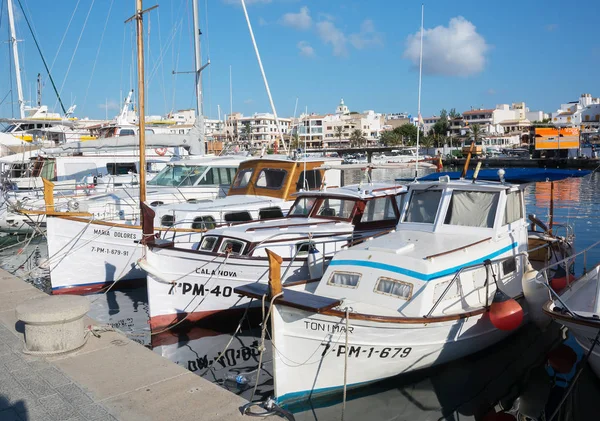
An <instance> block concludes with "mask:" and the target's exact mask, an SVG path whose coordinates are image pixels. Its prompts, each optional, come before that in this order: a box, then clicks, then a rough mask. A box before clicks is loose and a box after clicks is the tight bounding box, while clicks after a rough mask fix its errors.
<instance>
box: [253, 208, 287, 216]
mask: <svg viewBox="0 0 600 421" xmlns="http://www.w3.org/2000/svg"><path fill="white" fill-rule="evenodd" d="M273 218H283V212H281V208H280V207H278V206H273V207H270V208H263V209H261V210H259V211H258V219H273Z"/></svg>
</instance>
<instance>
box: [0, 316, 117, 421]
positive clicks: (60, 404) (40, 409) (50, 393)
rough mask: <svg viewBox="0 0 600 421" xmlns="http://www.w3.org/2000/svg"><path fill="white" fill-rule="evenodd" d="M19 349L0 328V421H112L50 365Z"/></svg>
mask: <svg viewBox="0 0 600 421" xmlns="http://www.w3.org/2000/svg"><path fill="white" fill-rule="evenodd" d="M22 348H23V342H22V341H21V339H20V338H19V337H18V336H16V335H15V334H13V333H12V332H10V331H9V330H8V329H6V328H5V327H4V326H3V325H1V324H0V420H2V421H13V420H14V421H55V420H56V421H62V420H68V421H83V420H94V421H116V419H115V418H114V417H113V416H111V415H110V414H109V413H108V411H107V410H106V408H105V407H104V406H103V405H102V404H100V403H99V402H97V401H95V400H94V398H93V397H92V396H90V395H89V394H88V393H86V392H85V391H84V390H83V389H82V388H81V387H79V385H77V384H76V383H74V382H73V381H72V380H71V379H70V378H68V377H67V376H65V375H64V374H63V373H62V372H61V371H60V370H59V369H57V368H56V366H55V365H54V364H52V363H51V362H49V361H46V360H45V359H43V358H39V357H31V356H29V355H26V354H23V353H22V352H21V349H22Z"/></svg>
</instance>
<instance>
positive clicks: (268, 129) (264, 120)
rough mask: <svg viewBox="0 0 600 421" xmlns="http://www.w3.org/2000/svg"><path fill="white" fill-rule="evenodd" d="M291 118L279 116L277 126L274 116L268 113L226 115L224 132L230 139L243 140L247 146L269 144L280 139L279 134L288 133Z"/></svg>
mask: <svg viewBox="0 0 600 421" xmlns="http://www.w3.org/2000/svg"><path fill="white" fill-rule="evenodd" d="M291 122H292V120H291V119H289V118H279V127H278V126H277V124H276V122H275V116H274V115H273V114H270V113H254V115H252V116H249V117H244V116H243V115H242V114H241V113H233V114H231V115H229V116H227V119H226V121H225V132H226V134H227V138H228V139H231V140H242V141H245V142H246V143H247V144H248V145H249V146H255V147H262V146H269V145H271V144H272V143H273V142H274V141H275V140H279V139H280V134H284V135H286V134H288V132H289V130H290V127H291Z"/></svg>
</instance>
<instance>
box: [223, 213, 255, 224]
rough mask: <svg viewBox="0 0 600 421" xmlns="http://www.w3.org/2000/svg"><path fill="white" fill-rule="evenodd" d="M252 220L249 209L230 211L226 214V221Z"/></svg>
mask: <svg viewBox="0 0 600 421" xmlns="http://www.w3.org/2000/svg"><path fill="white" fill-rule="evenodd" d="M247 221H252V216H251V215H250V212H248V211H242V212H230V213H226V214H225V222H247Z"/></svg>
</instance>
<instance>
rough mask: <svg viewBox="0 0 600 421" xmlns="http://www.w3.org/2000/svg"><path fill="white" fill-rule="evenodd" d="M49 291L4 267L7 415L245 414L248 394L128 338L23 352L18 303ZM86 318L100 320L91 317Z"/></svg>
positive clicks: (178, 417)
mask: <svg viewBox="0 0 600 421" xmlns="http://www.w3.org/2000/svg"><path fill="white" fill-rule="evenodd" d="M45 295H46V294H45V293H43V292H42V291H40V290H38V289H36V288H35V287H33V286H32V285H30V284H28V283H26V282H24V281H22V280H20V279H18V278H16V277H14V276H12V275H10V274H9V273H7V272H5V271H3V270H0V421H38V420H40V421H42V420H43V421H80V420H81V421H83V420H86V421H87V420H90V421H109V420H110V421H129V420H131V421H137V420H140V421H142V420H143V421H147V420H160V421H168V420H173V421H186V420H194V421H199V420H202V421H213V420H215V421H216V420H241V419H244V418H245V417H243V416H242V415H241V414H240V411H239V408H240V407H241V406H242V405H244V404H245V403H246V401H245V400H244V399H242V398H241V397H239V396H236V395H234V394H232V393H230V392H229V391H227V390H225V389H222V388H220V387H218V386H217V385H214V384H212V383H210V382H209V381H208V380H205V379H203V378H201V377H200V376H197V375H195V374H193V373H191V372H189V371H188V370H186V369H184V368H183V367H180V366H178V365H177V364H175V363H172V362H171V361H169V360H167V359H165V358H163V357H161V356H160V355H158V354H156V353H154V352H152V351H151V350H149V349H146V348H145V347H144V346H142V345H140V344H138V343H136V342H134V341H131V340H129V339H128V338H127V337H126V336H124V335H122V334H120V333H118V332H104V333H102V334H101V335H100V337H99V338H97V337H95V336H91V335H90V337H89V338H88V341H87V343H86V344H85V346H84V347H83V348H81V349H79V350H78V351H75V352H72V353H68V354H62V355H55V356H52V357H47V358H42V357H33V356H30V355H27V354H24V353H22V352H21V350H22V349H23V333H22V326H21V323H20V322H19V321H18V320H17V319H16V316H15V308H16V306H17V305H19V304H20V303H22V302H24V301H25V300H28V299H32V298H35V297H41V296H45ZM86 319H87V320H86V323H85V324H86V325H89V324H97V323H96V322H95V321H94V320H92V319H89V318H86Z"/></svg>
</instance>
